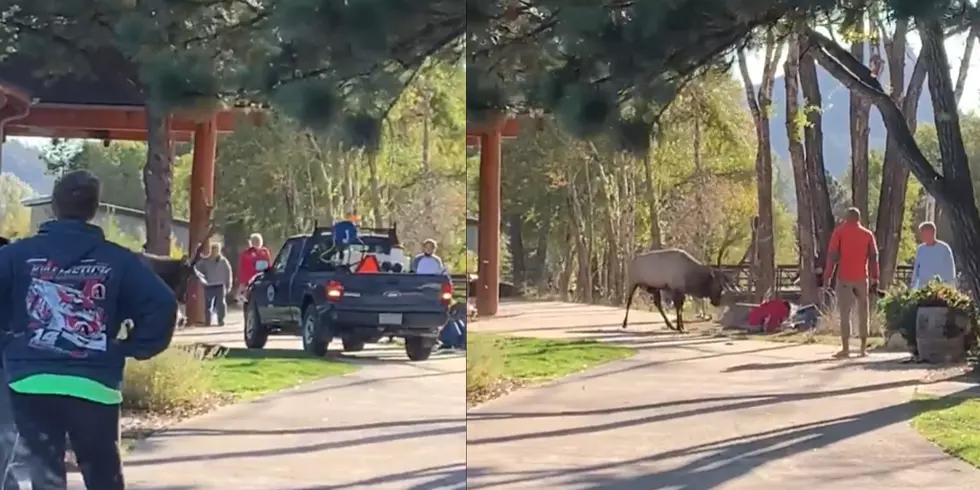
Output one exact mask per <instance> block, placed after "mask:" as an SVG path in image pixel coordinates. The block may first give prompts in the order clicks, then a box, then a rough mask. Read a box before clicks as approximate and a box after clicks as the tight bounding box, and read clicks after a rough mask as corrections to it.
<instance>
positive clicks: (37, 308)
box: [26, 258, 112, 358]
mask: <svg viewBox="0 0 980 490" xmlns="http://www.w3.org/2000/svg"><path fill="white" fill-rule="evenodd" d="M27 264H28V265H29V266H30V276H31V283H30V286H29V287H28V289H27V305H26V306H27V317H28V321H27V329H28V331H29V332H30V336H31V339H30V341H29V342H28V346H29V347H31V348H34V349H41V350H49V351H55V352H59V353H62V354H66V355H69V356H71V357H73V358H85V357H88V356H89V355H90V354H91V353H92V352H105V351H106V348H107V346H108V343H109V341H108V337H109V336H108V329H107V328H106V313H105V310H104V309H103V308H102V307H101V306H100V305H99V303H100V302H102V301H104V300H105V291H106V283H107V282H108V280H109V274H110V273H111V272H112V268H111V267H110V266H109V264H106V263H103V262H97V261H96V260H94V259H85V260H82V261H81V262H80V263H79V264H78V265H74V266H71V267H69V268H67V269H61V268H59V267H58V265H57V264H56V263H55V262H54V261H51V260H49V259H46V258H33V259H28V260H27Z"/></svg>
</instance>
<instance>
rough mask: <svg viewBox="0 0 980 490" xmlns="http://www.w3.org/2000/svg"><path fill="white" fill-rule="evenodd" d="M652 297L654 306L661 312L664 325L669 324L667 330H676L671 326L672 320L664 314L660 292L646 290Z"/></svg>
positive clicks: (651, 289) (653, 289) (652, 289)
mask: <svg viewBox="0 0 980 490" xmlns="http://www.w3.org/2000/svg"><path fill="white" fill-rule="evenodd" d="M645 289H646V291H647V293H649V294H650V296H653V304H654V305H656V307H657V311H659V312H660V316H661V317H663V319H664V323H666V324H667V328H669V329H671V330H676V329H675V328H674V326H673V325H671V323H670V320H668V319H667V314H666V313H664V305H663V300H662V299H661V297H660V290H659V289H656V288H649V287H648V288H645Z"/></svg>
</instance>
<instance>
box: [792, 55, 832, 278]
mask: <svg viewBox="0 0 980 490" xmlns="http://www.w3.org/2000/svg"><path fill="white" fill-rule="evenodd" d="M799 73H800V88H801V89H802V91H803V99H804V100H805V101H806V105H807V107H816V108H820V107H823V105H822V104H823V101H822V97H821V95H820V83H819V82H818V79H817V65H816V63H815V62H814V60H813V56H812V55H811V54H809V50H807V52H805V53H802V54H801V56H800V63H799ZM806 118H807V126H806V127H805V128H804V129H803V145H804V147H805V148H806V169H807V173H808V175H809V176H810V186H811V189H810V190H811V191H812V192H813V194H812V195H813V201H812V203H813V207H812V209H811V212H812V213H813V228H814V233H815V237H816V240H817V241H816V243H815V246H816V251H817V257H818V261H819V262H818V264H823V263H825V262H826V254H827V246H828V245H829V244H830V235H831V234H833V232H834V211H833V207H832V206H831V204H830V188H829V187H828V185H827V170H826V167H824V162H823V115H822V114H821V113H820V111H819V110H811V111H807V114H806ZM804 259H805V260H806V259H809V257H805V256H804Z"/></svg>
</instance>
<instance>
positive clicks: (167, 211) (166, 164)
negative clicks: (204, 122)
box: [143, 104, 174, 255]
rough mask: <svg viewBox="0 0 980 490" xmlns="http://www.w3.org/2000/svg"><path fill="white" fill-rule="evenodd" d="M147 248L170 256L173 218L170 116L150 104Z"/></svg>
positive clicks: (145, 171) (145, 179) (145, 174)
mask: <svg viewBox="0 0 980 490" xmlns="http://www.w3.org/2000/svg"><path fill="white" fill-rule="evenodd" d="M146 127H147V130H148V131H147V135H146V166H145V167H143V185H144V186H145V188H146V218H145V219H146V251H147V252H150V253H152V254H157V255H170V233H171V228H172V221H173V204H172V202H171V197H172V195H173V162H174V151H173V144H172V142H171V141H170V115H169V114H167V113H165V112H164V111H163V110H162V109H160V108H158V107H156V105H154V104H147V106H146Z"/></svg>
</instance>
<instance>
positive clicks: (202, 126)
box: [187, 118, 218, 325]
mask: <svg viewBox="0 0 980 490" xmlns="http://www.w3.org/2000/svg"><path fill="white" fill-rule="evenodd" d="M217 129H218V128H217V122H216V120H215V118H211V120H209V121H207V122H204V123H199V124H198V125H197V126H196V127H195V128H194V159H193V164H192V167H191V192H190V198H191V202H190V205H191V206H190V207H191V213H190V214H191V216H190V221H191V226H190V233H189V234H190V240H189V243H188V246H189V247H190V250H189V252H188V253H191V254H193V253H194V252H195V247H197V246H198V245H199V244H200V243H201V242H202V241H203V240H204V238H205V236H207V233H208V228H209V226H210V224H209V223H210V219H211V216H210V209H209V208H210V207H211V206H213V205H214V162H215V157H216V156H217V147H218V131H217ZM204 315H205V311H204V290H203V288H202V287H201V285H200V283H198V282H197V281H192V284H191V287H190V288H188V291H187V321H188V323H189V324H197V325H201V324H203V323H205V321H204Z"/></svg>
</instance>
